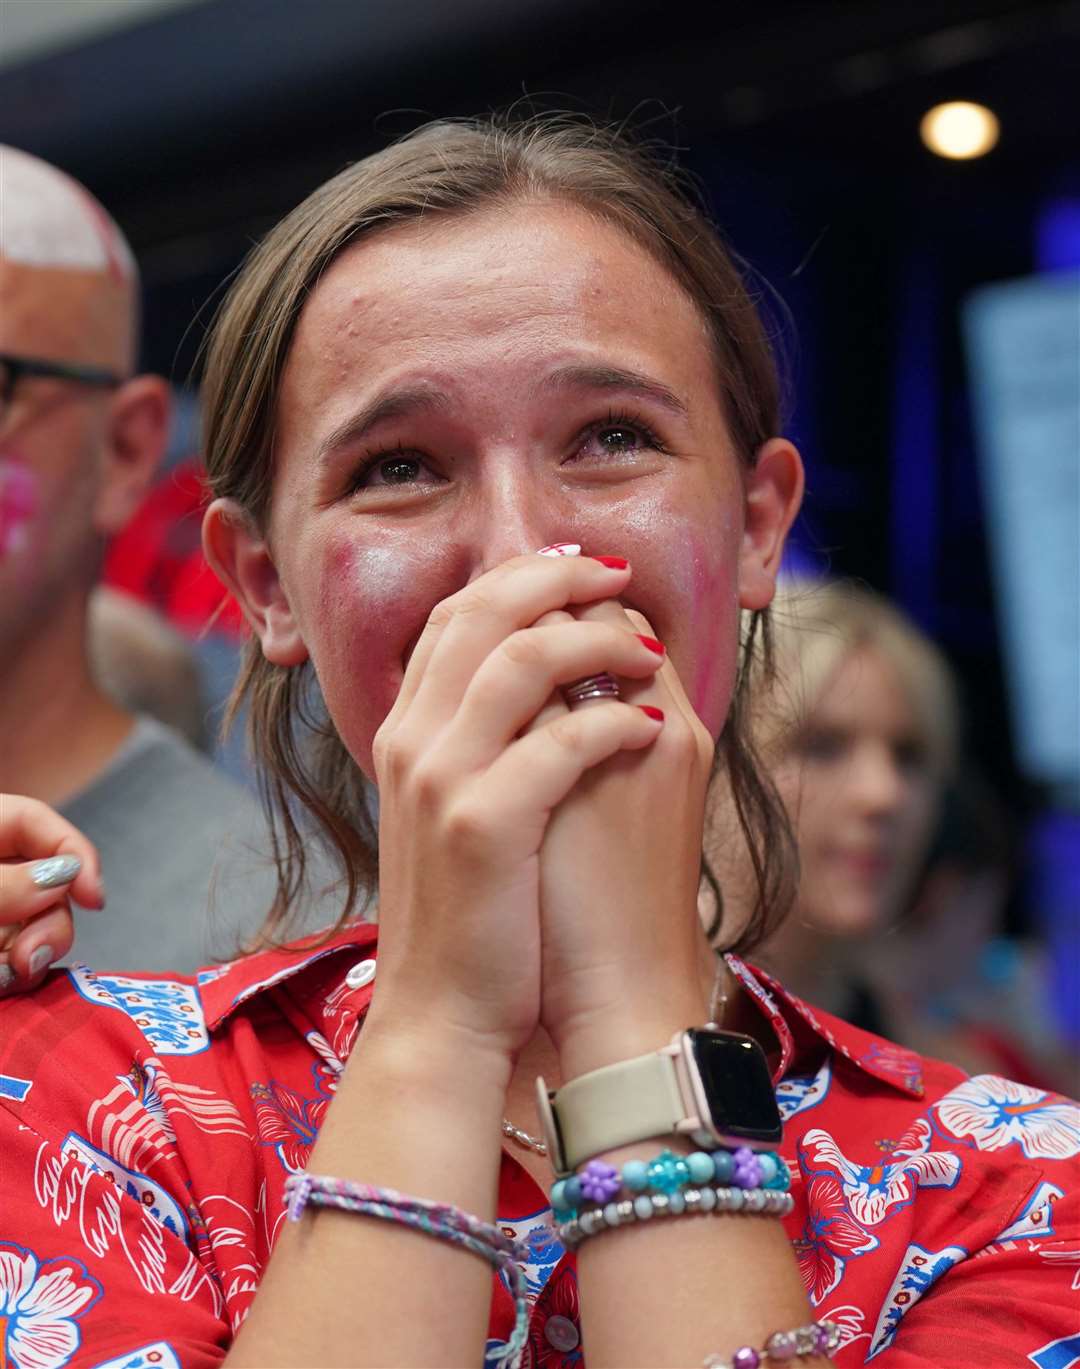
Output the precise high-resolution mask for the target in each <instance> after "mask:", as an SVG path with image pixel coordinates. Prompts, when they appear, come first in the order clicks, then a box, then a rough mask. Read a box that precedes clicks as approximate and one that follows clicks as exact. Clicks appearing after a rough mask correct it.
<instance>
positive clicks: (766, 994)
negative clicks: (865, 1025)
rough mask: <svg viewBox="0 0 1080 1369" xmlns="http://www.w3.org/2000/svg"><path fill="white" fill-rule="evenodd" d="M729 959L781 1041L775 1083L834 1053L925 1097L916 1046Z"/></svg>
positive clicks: (873, 1075) (880, 1078)
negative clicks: (850, 1019) (834, 1012)
mask: <svg viewBox="0 0 1080 1369" xmlns="http://www.w3.org/2000/svg"><path fill="white" fill-rule="evenodd" d="M725 960H726V961H727V964H728V967H729V968H730V969H731V971H732V973H733V974H734V975H735V976H736V978H737V979H738V980H739V982H740V983H741V984H742V985H743V987H744V988H745V989H746V990H747V992H748V993H749V994H750V995H751V997H752V998H753V999H754V1001H755V1002H756V1004H757V1005H758V1007H759V1008H760V1010H761V1012H762V1013H763V1014H764V1016H765V1017H766V1018H767V1019H768V1021H769V1025H770V1026H771V1027H772V1029H773V1031H774V1032H775V1033H776V1037H777V1040H778V1041H779V1042H780V1061H779V1064H778V1066H777V1068H776V1070H775V1071H774V1078H773V1083H779V1081H780V1080H781V1079H782V1078H785V1077H786V1076H788V1075H789V1074H792V1073H795V1074H802V1073H809V1072H812V1071H813V1070H814V1069H816V1068H817V1066H818V1065H819V1064H820V1063H821V1061H822V1059H823V1058H824V1057H825V1056H826V1055H827V1054H828V1053H830V1052H832V1053H834V1054H836V1055H839V1056H841V1057H843V1059H844V1060H846V1061H847V1062H849V1064H850V1065H852V1066H854V1068H855V1069H856V1070H857V1071H859V1072H860V1073H862V1074H867V1075H870V1076H871V1078H873V1079H876V1080H878V1081H880V1082H881V1083H883V1084H888V1085H889V1086H890V1088H894V1089H896V1090H897V1091H898V1092H900V1093H905V1094H907V1095H908V1096H909V1097H911V1098H921V1097H922V1096H923V1093H924V1085H923V1064H922V1060H921V1059H920V1057H919V1056H918V1055H917V1054H916V1053H915V1052H914V1051H911V1050H908V1049H907V1048H906V1047H905V1046H897V1045H894V1043H893V1042H891V1041H885V1040H883V1039H882V1038H881V1037H880V1036H874V1034H873V1033H872V1032H867V1031H863V1030H862V1028H861V1027H853V1026H852V1025H851V1023H850V1022H845V1021H843V1019H842V1018H839V1017H834V1016H833V1015H832V1014H831V1013H827V1012H823V1011H822V1010H821V1009H820V1008H812V1007H811V1006H810V1004H809V1003H804V1002H803V1000H802V999H801V998H799V997H798V996H797V995H796V994H793V993H791V992H790V991H789V990H788V989H785V988H784V986H783V985H782V984H781V983H780V981H779V980H778V979H775V978H774V977H773V976H772V975H771V974H768V973H767V972H766V971H765V970H762V969H759V968H757V967H756V966H755V967H754V968H751V967H750V966H749V965H747V964H745V963H744V962H743V961H742V960H740V959H739V957H738V956H734V955H728V956H725Z"/></svg>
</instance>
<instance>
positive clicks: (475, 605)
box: [455, 586, 495, 618]
mask: <svg viewBox="0 0 1080 1369" xmlns="http://www.w3.org/2000/svg"><path fill="white" fill-rule="evenodd" d="M455 598H456V599H457V604H456V608H455V612H456V613H457V614H458V616H461V617H466V618H474V617H480V618H484V617H487V616H488V615H490V614H492V613H493V612H494V611H495V603H494V600H493V597H492V595H491V592H490V589H488V588H484V589H479V588H476V587H474V586H470V588H469V589H467V590H464V591H462V593H461V594H459V595H455Z"/></svg>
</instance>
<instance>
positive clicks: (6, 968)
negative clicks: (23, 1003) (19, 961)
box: [0, 965, 15, 993]
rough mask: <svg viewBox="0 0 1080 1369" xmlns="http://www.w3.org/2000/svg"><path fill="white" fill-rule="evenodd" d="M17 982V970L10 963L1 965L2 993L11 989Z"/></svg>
mask: <svg viewBox="0 0 1080 1369" xmlns="http://www.w3.org/2000/svg"><path fill="white" fill-rule="evenodd" d="M14 983H15V971H14V970H13V969H12V968H11V966H10V965H0V993H3V991H4V990H5V989H10V988H11V986H12V984H14Z"/></svg>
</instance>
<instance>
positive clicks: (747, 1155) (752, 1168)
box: [734, 1146, 764, 1188]
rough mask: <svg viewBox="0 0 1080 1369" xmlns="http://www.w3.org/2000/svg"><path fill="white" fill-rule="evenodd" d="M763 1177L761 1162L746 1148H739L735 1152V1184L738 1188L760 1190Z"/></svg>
mask: <svg viewBox="0 0 1080 1369" xmlns="http://www.w3.org/2000/svg"><path fill="white" fill-rule="evenodd" d="M763 1177H764V1176H763V1174H762V1172H761V1161H760V1160H759V1159H758V1157H757V1156H756V1155H755V1154H754V1152H753V1151H752V1150H751V1149H750V1148H749V1147H748V1146H740V1147H739V1149H738V1150H737V1151H736V1152H735V1174H734V1179H735V1182H736V1183H737V1184H738V1186H739V1187H740V1188H760V1187H761V1181H762V1179H763Z"/></svg>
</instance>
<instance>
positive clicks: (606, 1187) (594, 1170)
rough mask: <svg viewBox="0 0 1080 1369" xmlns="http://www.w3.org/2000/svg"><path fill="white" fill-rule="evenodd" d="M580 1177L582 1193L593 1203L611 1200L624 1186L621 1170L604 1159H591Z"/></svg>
mask: <svg viewBox="0 0 1080 1369" xmlns="http://www.w3.org/2000/svg"><path fill="white" fill-rule="evenodd" d="M579 1177H580V1179H581V1192H582V1194H583V1195H584V1197H586V1198H588V1199H589V1201H590V1202H593V1203H606V1202H609V1201H610V1200H611V1199H612V1198H614V1197H615V1196H616V1195H617V1194H618V1192H619V1189H620V1188H621V1187H622V1183H621V1181H620V1179H619V1171H618V1170H617V1169H615V1168H614V1167H613V1166H612V1165H607V1164H605V1163H604V1161H603V1160H590V1161H589V1163H588V1164H587V1165H586V1166H585V1168H584V1169H583V1170H582V1171H581V1174H580V1176H579Z"/></svg>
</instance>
